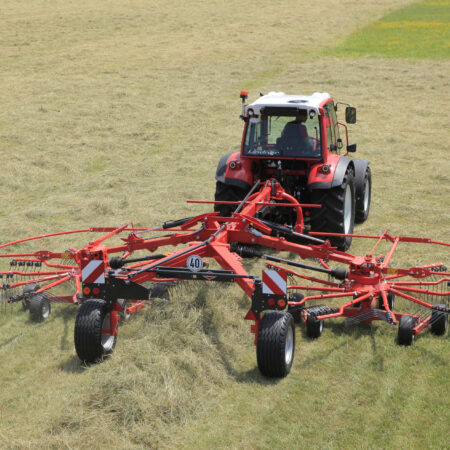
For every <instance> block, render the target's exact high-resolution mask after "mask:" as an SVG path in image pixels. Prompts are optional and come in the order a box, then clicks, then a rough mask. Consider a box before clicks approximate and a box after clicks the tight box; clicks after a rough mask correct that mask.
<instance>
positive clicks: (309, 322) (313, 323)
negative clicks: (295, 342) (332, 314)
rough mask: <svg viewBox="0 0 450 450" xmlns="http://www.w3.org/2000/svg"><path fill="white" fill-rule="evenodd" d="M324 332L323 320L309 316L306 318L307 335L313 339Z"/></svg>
mask: <svg viewBox="0 0 450 450" xmlns="http://www.w3.org/2000/svg"><path fill="white" fill-rule="evenodd" d="M322 332H323V320H317V319H316V318H315V317H312V316H308V317H307V319H306V336H308V337H309V338H311V339H317V338H318V337H320V336H321V334H322Z"/></svg>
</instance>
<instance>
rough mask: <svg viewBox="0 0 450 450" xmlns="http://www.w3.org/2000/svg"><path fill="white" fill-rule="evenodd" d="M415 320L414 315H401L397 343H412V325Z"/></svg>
mask: <svg viewBox="0 0 450 450" xmlns="http://www.w3.org/2000/svg"><path fill="white" fill-rule="evenodd" d="M415 324H416V322H415V320H414V317H411V316H402V317H401V319H400V323H399V324H398V343H399V345H406V346H408V345H412V344H413V343H414V331H413V330H414V326H415Z"/></svg>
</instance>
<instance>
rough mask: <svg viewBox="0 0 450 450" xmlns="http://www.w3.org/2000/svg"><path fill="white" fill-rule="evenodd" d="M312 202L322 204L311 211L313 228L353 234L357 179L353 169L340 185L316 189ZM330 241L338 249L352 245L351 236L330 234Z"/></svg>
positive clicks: (343, 249)
mask: <svg viewBox="0 0 450 450" xmlns="http://www.w3.org/2000/svg"><path fill="white" fill-rule="evenodd" d="M311 203H317V204H320V205H322V207H321V208H313V209H312V211H311V230H312V231H318V232H324V233H345V234H352V233H353V227H354V225H355V181H354V175H353V169H351V168H348V169H347V172H346V173H345V176H344V180H343V181H342V184H341V185H340V186H337V187H334V188H332V189H316V190H314V191H313V192H312V196H311ZM329 239H330V242H331V244H332V245H333V246H335V247H337V248H338V250H342V251H345V250H347V249H348V248H349V247H350V244H351V243H352V238H351V237H349V236H330V237H329Z"/></svg>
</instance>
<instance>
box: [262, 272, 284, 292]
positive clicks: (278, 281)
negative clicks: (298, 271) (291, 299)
mask: <svg viewBox="0 0 450 450" xmlns="http://www.w3.org/2000/svg"><path fill="white" fill-rule="evenodd" d="M262 282H263V285H262V293H263V294H272V295H286V292H287V273H286V272H281V273H280V272H278V271H276V270H271V269H266V270H263V274H262Z"/></svg>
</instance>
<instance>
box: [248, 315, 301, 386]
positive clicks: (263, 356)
mask: <svg viewBox="0 0 450 450" xmlns="http://www.w3.org/2000/svg"><path fill="white" fill-rule="evenodd" d="M294 351H295V327H294V318H293V317H292V316H291V315H290V314H289V313H287V312H283V311H269V312H267V313H266V314H264V316H263V317H262V319H261V322H260V324H259V328H258V339H257V343H256V357H257V361H258V368H259V370H260V372H261V373H262V374H263V375H265V376H266V377H279V378H282V377H285V376H286V375H287V374H288V373H289V371H290V370H291V367H292V363H293V361H294Z"/></svg>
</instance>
